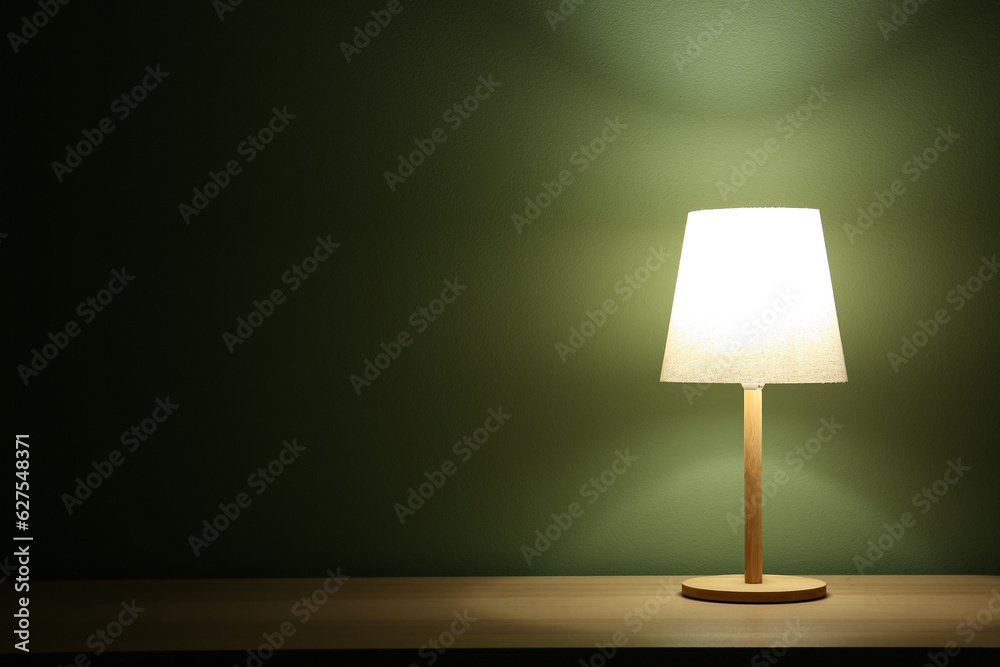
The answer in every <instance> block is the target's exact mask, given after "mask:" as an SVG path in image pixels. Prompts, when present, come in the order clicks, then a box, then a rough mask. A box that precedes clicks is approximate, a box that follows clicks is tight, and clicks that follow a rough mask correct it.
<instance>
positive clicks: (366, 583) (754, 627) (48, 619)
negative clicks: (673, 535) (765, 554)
mask: <svg viewBox="0 0 1000 667" xmlns="http://www.w3.org/2000/svg"><path fill="white" fill-rule="evenodd" d="M685 578H687V577H680V576H673V577H671V576H638V577H441V578H366V579H362V578H357V579H348V580H347V581H345V582H344V583H343V586H342V587H341V588H340V589H339V590H337V591H336V592H334V593H332V594H329V595H328V597H327V599H326V600H325V602H324V603H323V604H319V605H317V607H316V611H315V612H310V615H309V617H308V619H303V617H302V616H301V615H296V614H295V613H294V611H293V610H294V609H295V608H296V605H297V604H298V605H300V604H301V602H302V599H303V598H306V599H307V600H312V601H314V602H318V600H319V597H318V596H316V595H315V592H316V591H318V590H322V588H323V584H324V579H205V580H118V581H62V582H44V581H39V582H32V611H31V614H32V629H33V634H32V646H31V648H32V651H33V652H38V651H48V652H51V651H60V652H61V651H67V652H76V651H93V647H89V648H88V646H87V645H86V641H87V638H88V637H90V636H91V635H92V634H93V633H94V632H95V630H96V629H98V628H106V627H107V626H108V624H109V622H113V621H114V620H115V618H116V617H117V616H118V615H119V613H120V612H121V610H122V607H121V604H122V602H126V603H130V602H131V601H132V600H133V599H134V600H135V603H136V604H137V605H138V606H140V607H142V608H143V609H144V610H143V611H142V612H141V613H139V615H138V617H137V618H136V620H135V621H134V622H133V623H132V624H131V625H130V626H128V627H126V628H124V629H123V631H122V632H121V634H120V635H119V636H118V638H117V639H115V641H114V643H113V644H111V645H109V647H108V648H109V650H111V651H125V650H129V651H149V650H225V649H246V648H256V647H258V646H260V645H262V644H263V643H264V638H263V637H264V634H265V633H270V634H272V636H273V633H275V632H277V631H279V630H280V628H281V627H282V626H283V624H287V625H285V626H284V627H285V628H287V629H289V630H290V634H289V635H288V636H287V637H286V638H285V640H284V647H285V648H292V649H326V648H412V649H419V648H420V647H421V646H423V645H425V644H427V642H428V641H430V640H432V639H433V640H435V641H439V640H440V639H441V638H442V637H443V638H444V641H447V642H451V641H453V643H454V646H455V647H464V648H535V647H574V646H576V647H588V648H592V647H594V645H595V644H596V643H597V642H603V643H606V642H609V641H615V638H616V637H617V638H618V639H619V640H621V641H623V642H624V644H622V645H624V646H629V647H655V646H663V647H671V646H686V647H694V646H730V647H731V646H760V647H763V646H771V645H774V644H776V643H781V642H784V643H785V644H786V645H787V644H788V643H789V642H793V643H794V645H797V646H927V647H943V646H944V645H945V644H946V643H947V642H955V643H956V644H957V645H958V646H959V647H966V646H989V647H1000V577H997V576H881V575H868V576H861V575H854V576H843V575H841V576H823V577H821V578H822V579H823V580H825V581H826V582H827V586H828V595H827V597H825V598H823V599H820V600H814V601H809V602H795V603H788V604H775V605H747V604H727V603H718V602H705V601H701V600H692V599H689V598H685V597H682V596H681V594H680V585H681V581H682V580H683V579H685ZM6 597H7V598H8V599H7V600H6V601H5V604H6V605H7V610H10V611H11V613H12V611H13V610H12V608H11V607H10V604H11V598H12V596H6ZM300 609H301V607H300ZM977 615H978V621H976V618H977ZM463 616H465V617H466V618H467V619H475V620H472V621H468V623H467V627H463V625H464V623H463V622H461V621H460V620H459V619H461V618H462V617H463ZM987 617H988V618H989V622H986V619H987ZM7 618H10V616H7ZM966 619H971V620H972V622H974V623H978V626H979V627H980V628H981V629H980V630H978V631H973V630H972V626H971V625H969V622H968V620H966ZM303 620H305V622H303ZM453 630H454V631H455V632H453ZM458 630H461V632H460V633H459V632H457V631H458ZM447 633H452V636H450V637H449V635H448V634H447ZM2 650H4V651H7V652H10V651H12V650H13V649H12V648H11V643H10V642H5V646H4V648H3V649H2Z"/></svg>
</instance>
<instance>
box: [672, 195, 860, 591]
mask: <svg viewBox="0 0 1000 667" xmlns="http://www.w3.org/2000/svg"><path fill="white" fill-rule="evenodd" d="M660 381H661V382H686V383H699V384H702V383H710V382H738V383H740V384H742V385H743V457H744V459H743V485H744V505H745V509H744V512H745V523H744V559H745V569H744V573H743V575H729V574H727V575H718V576H705V577H694V578H692V579H688V580H686V581H684V582H683V584H682V585H681V592H682V593H683V594H684V595H686V596H688V597H692V598H698V599H702V600H715V601H719V602H795V601H801V600H814V599H817V598H821V597H823V596H825V595H826V583H825V582H823V581H821V580H819V579H813V578H810V577H797V576H785V575H768V574H763V560H762V559H763V541H762V525H763V524H762V514H761V504H762V501H763V497H762V491H761V436H762V428H761V425H762V418H761V414H762V413H761V407H762V404H761V394H762V390H763V387H764V385H765V384H769V383H776V382H777V383H780V382H794V383H800V382H846V381H847V369H846V368H845V366H844V351H843V348H842V347H841V342H840V327H839V325H838V323H837V310H836V306H835V305H834V301H833V285H832V283H831V281H830V266H829V263H828V261H827V256H826V245H825V243H824V240H823V225H822V222H821V221H820V216H819V211H818V210H816V209H811V208H728V209H713V210H704V211H692V212H691V213H689V214H688V219H687V227H686V229H685V230H684V242H683V244H682V246H681V257H680V262H679V265H678V268H677V286H676V288H675V290H674V303H673V308H672V309H671V312H670V325H669V328H668V331H667V346H666V350H665V351H664V355H663V369H662V371H661V374H660Z"/></svg>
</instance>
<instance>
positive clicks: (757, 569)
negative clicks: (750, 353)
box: [743, 389, 764, 584]
mask: <svg viewBox="0 0 1000 667" xmlns="http://www.w3.org/2000/svg"><path fill="white" fill-rule="evenodd" d="M763 393H764V392H763V391H762V390H761V389H744V390H743V503H744V511H745V514H746V520H745V521H744V524H743V525H744V528H743V540H744V542H743V558H744V561H745V563H746V566H745V569H744V573H743V577H744V581H745V582H746V583H748V584H759V583H761V582H762V581H763V580H764V579H763V578H764V541H763V518H764V517H763V512H762V511H761V505H762V504H763V501H764V497H763V494H762V491H761V477H762V474H761V439H762V417H761V411H762V405H761V398H762V395H763Z"/></svg>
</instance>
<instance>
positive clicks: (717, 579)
mask: <svg viewBox="0 0 1000 667" xmlns="http://www.w3.org/2000/svg"><path fill="white" fill-rule="evenodd" d="M763 579H764V580H763V581H762V582H761V583H759V584H748V583H746V582H745V581H744V576H743V575H742V574H720V575H717V576H714V577H694V578H693V579H688V580H686V581H684V583H682V584H681V593H683V594H684V595H686V596H687V597H689V598H696V599H698V600H713V601H715V602H802V601H803V600H818V599H819V598H821V597H824V596H826V582H825V581H820V580H819V579H812V578H810V577H793V576H788V575H783V574H765V575H764V576H763Z"/></svg>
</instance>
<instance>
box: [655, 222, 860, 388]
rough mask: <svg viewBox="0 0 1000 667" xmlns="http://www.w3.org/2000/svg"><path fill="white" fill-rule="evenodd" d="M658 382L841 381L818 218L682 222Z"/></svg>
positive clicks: (833, 311) (834, 315)
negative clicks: (668, 321)
mask: <svg viewBox="0 0 1000 667" xmlns="http://www.w3.org/2000/svg"><path fill="white" fill-rule="evenodd" d="M660 381H661V382H697V383H710V382H738V383H743V384H759V385H763V384H767V383H784V382H846V381H847V369H846V367H845V365H844V351H843V347H842V346H841V342H840V327H839V324H838V322H837V309H836V306H835V305H834V301H833V285H832V283H831V281H830V266H829V262H828V260H827V256H826V245H825V243H824V240H823V224H822V222H821V220H820V215H819V211H818V210H817V209H812V208H729V209H712V210H704V211H692V212H691V213H689V214H688V219H687V227H686V228H685V230H684V242H683V245H682V246H681V257H680V263H679V266H678V270H677V285H676V288H675V290H674V302H673V307H672V309H671V312H670V325H669V328H668V331H667V346H666V350H665V352H664V355H663V368H662V371H661V373H660Z"/></svg>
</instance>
